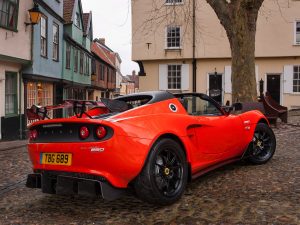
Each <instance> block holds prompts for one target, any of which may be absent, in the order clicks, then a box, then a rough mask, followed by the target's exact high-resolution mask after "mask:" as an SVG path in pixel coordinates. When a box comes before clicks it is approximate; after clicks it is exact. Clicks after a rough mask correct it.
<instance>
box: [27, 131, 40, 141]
mask: <svg viewBox="0 0 300 225" xmlns="http://www.w3.org/2000/svg"><path fill="white" fill-rule="evenodd" d="M37 137H38V132H37V130H35V129H34V130H30V132H29V139H30V140H31V141H34V140H36V139H37Z"/></svg>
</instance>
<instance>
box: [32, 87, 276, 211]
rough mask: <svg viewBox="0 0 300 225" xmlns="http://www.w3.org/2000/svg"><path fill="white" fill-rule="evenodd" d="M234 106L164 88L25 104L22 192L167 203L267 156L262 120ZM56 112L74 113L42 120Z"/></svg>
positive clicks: (272, 144) (271, 147)
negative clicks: (225, 170) (239, 164)
mask: <svg viewBox="0 0 300 225" xmlns="http://www.w3.org/2000/svg"><path fill="white" fill-rule="evenodd" d="M241 107H242V105H241V104H234V105H233V106H232V107H221V106H220V105H219V104H218V103H216V102H215V101H214V100H213V99H211V98H210V97H208V96H207V95H205V94H198V93H189V94H175V95H173V94H171V93H169V92H164V91H158V92H145V93H138V94H132V95H127V96H122V97H118V98H116V99H114V100H109V99H101V101H98V102H92V101H66V102H65V103H64V104H62V105H59V106H51V107H36V106H33V107H32V108H31V109H29V110H28V112H27V114H28V116H29V118H30V119H40V121H38V122H35V123H33V124H32V125H31V126H30V127H29V130H30V140H29V144H28V152H29V156H30V159H31V161H32V164H33V171H34V173H33V174H29V175H28V179H27V187H30V188H41V189H42V191H43V192H44V193H51V194H63V195H65V194H71V195H75V194H79V195H86V196H94V197H97V196H102V197H103V198H104V199H108V200H112V199H116V198H117V197H119V196H120V195H121V194H122V193H123V192H124V190H126V189H127V188H133V189H134V190H135V192H136V194H137V196H138V197H139V198H141V199H142V200H145V201H147V202H150V203H156V204H162V205H167V204H172V203H174V202H175V201H177V200H178V199H179V198H180V197H181V195H182V194H183V192H184V190H185V188H186V185H187V182H188V181H189V180H192V179H194V178H197V177H198V176H200V175H201V174H204V173H206V172H208V171H210V170H212V169H215V168H217V167H220V166H222V165H225V164H228V163H231V162H234V161H237V160H241V159H246V160H248V161H250V162H251V163H254V164H263V163H266V162H267V161H268V160H270V159H271V158H272V156H273V154H274V152H275V148H276V139H275V136H274V133H273V131H272V130H271V128H270V127H269V123H268V121H267V119H266V118H265V116H264V115H263V114H262V113H260V112H259V111H249V112H245V113H240V114H238V112H239V111H238V110H241ZM58 108H72V110H73V112H74V114H75V116H72V117H70V118H60V119H46V118H47V112H48V110H52V109H58ZM65 110H66V109H65ZM232 111H235V112H234V113H232Z"/></svg>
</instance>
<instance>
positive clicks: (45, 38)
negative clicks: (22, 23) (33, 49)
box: [40, 14, 48, 58]
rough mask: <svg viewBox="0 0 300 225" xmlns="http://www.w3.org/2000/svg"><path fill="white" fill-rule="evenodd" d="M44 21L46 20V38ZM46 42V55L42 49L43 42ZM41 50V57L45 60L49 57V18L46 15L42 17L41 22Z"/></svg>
mask: <svg viewBox="0 0 300 225" xmlns="http://www.w3.org/2000/svg"><path fill="white" fill-rule="evenodd" d="M42 19H45V37H43V36H42ZM43 40H44V41H45V47H46V48H45V54H44V53H43V51H42V50H43V49H42V42H43ZM40 44H41V46H40V49H41V56H42V57H44V58H47V57H48V17H47V16H45V15H44V14H43V15H42V16H41V20H40Z"/></svg>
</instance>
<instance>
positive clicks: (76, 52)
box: [74, 48, 79, 73]
mask: <svg viewBox="0 0 300 225" xmlns="http://www.w3.org/2000/svg"><path fill="white" fill-rule="evenodd" d="M78 52H79V49H77V48H74V72H75V73H77V72H78V59H79V57H78V56H79V54H78Z"/></svg>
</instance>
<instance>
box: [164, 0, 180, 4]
mask: <svg viewBox="0 0 300 225" xmlns="http://www.w3.org/2000/svg"><path fill="white" fill-rule="evenodd" d="M182 3H183V0H166V5H174V4H175V5H176V4H182Z"/></svg>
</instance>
